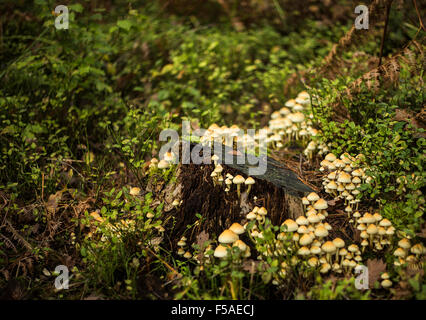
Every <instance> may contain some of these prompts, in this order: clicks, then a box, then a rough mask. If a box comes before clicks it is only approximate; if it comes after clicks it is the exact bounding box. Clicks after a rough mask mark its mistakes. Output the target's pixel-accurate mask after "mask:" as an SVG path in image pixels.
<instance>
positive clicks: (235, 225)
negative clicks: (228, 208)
mask: <svg viewBox="0 0 426 320" xmlns="http://www.w3.org/2000/svg"><path fill="white" fill-rule="evenodd" d="M229 230H231V231H232V232H233V233H235V234H237V235H240V234H243V233H244V232H245V230H244V227H243V226H242V225H241V224H239V223H238V222H234V223H233V224H232V225H231V226H230V227H229ZM243 251H244V250H243Z"/></svg>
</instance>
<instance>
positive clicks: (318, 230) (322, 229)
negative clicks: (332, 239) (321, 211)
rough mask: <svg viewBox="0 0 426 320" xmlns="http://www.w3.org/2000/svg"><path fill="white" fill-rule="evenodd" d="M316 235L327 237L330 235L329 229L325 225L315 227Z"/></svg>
mask: <svg viewBox="0 0 426 320" xmlns="http://www.w3.org/2000/svg"><path fill="white" fill-rule="evenodd" d="M315 235H316V236H317V237H320V238H323V237H326V236H328V230H327V229H326V228H325V227H324V226H318V227H316V229H315Z"/></svg>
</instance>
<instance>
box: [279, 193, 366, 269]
mask: <svg viewBox="0 0 426 320" xmlns="http://www.w3.org/2000/svg"><path fill="white" fill-rule="evenodd" d="M319 200H323V199H319ZM319 200H318V201H319ZM318 201H317V202H318ZM324 212H325V209H314V208H310V209H308V211H307V213H306V216H300V217H298V218H297V219H296V221H293V220H292V219H287V220H286V221H284V223H283V226H284V232H282V233H280V234H279V235H278V240H284V239H291V240H292V241H293V243H294V247H293V248H292V247H288V249H289V250H297V251H296V252H297V255H298V256H301V258H302V259H304V260H307V263H308V265H309V266H310V267H313V268H316V267H318V268H319V271H320V272H321V273H328V272H329V271H330V270H331V271H333V272H336V273H349V272H351V270H352V269H354V268H355V267H356V266H357V265H358V263H360V262H361V261H362V258H361V251H360V250H359V248H358V246H357V245H356V244H352V245H350V246H349V247H347V248H346V247H345V242H344V241H343V240H342V239H340V238H335V239H332V240H326V239H327V237H328V236H329V231H330V230H331V226H330V225H329V224H328V223H327V222H323V220H324V219H325V216H324ZM322 217H324V218H322Z"/></svg>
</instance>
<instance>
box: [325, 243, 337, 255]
mask: <svg viewBox="0 0 426 320" xmlns="http://www.w3.org/2000/svg"><path fill="white" fill-rule="evenodd" d="M321 249H322V250H323V251H324V252H326V253H333V252H335V251H336V246H335V245H334V244H333V242H331V241H326V242H324V244H323V245H322V247H321Z"/></svg>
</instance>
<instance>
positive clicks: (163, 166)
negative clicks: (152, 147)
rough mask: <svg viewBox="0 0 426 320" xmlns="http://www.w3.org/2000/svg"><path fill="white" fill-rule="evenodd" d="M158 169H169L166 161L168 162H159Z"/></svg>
mask: <svg viewBox="0 0 426 320" xmlns="http://www.w3.org/2000/svg"><path fill="white" fill-rule="evenodd" d="M157 166H158V169H162V170H163V169H167V168H168V167H169V163H168V162H167V161H166V160H164V159H163V160H160V161H159V162H158V165H157Z"/></svg>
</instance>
